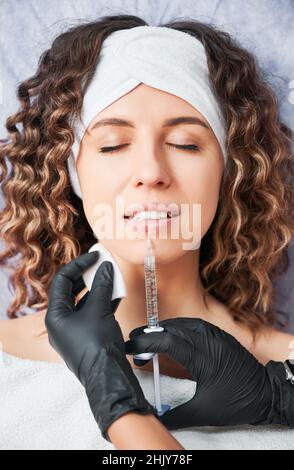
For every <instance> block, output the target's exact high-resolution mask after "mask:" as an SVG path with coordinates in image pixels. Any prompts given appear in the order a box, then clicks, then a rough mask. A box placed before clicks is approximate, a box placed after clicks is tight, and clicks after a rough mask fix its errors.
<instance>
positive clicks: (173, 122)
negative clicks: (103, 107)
mask: <svg viewBox="0 0 294 470" xmlns="http://www.w3.org/2000/svg"><path fill="white" fill-rule="evenodd" d="M180 124H194V125H197V126H202V127H205V128H206V129H208V130H210V127H209V126H208V125H207V124H206V123H205V122H204V121H202V120H201V119H199V118H197V117H193V116H179V117H175V118H170V119H167V120H166V121H164V123H163V125H162V127H172V126H178V125H180ZM104 126H118V127H131V128H132V129H135V125H134V123H132V122H131V121H126V120H125V119H119V118H106V119H102V120H101V121H97V122H96V123H95V124H94V126H93V127H92V128H91V129H90V130H91V131H92V130H93V129H97V128H98V127H104Z"/></svg>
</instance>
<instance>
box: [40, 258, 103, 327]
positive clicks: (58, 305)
mask: <svg viewBox="0 0 294 470" xmlns="http://www.w3.org/2000/svg"><path fill="white" fill-rule="evenodd" d="M97 257H98V256H97V252H91V253H84V254H82V255H80V256H78V257H77V258H75V259H74V260H72V261H71V262H70V263H68V264H66V265H65V266H63V267H62V268H61V269H60V270H59V271H58V272H57V273H56V274H55V276H54V278H53V280H52V283H51V286H50V290H49V302H48V310H47V315H46V318H47V321H48V316H49V315H50V317H51V316H52V315H53V314H55V315H57V314H59V313H63V314H64V313H65V308H66V307H68V308H69V309H71V308H72V309H74V292H73V290H74V286H75V285H76V283H77V281H78V284H79V285H80V284H81V283H80V277H81V276H82V274H83V272H84V271H85V270H86V269H87V268H88V267H89V266H91V265H92V264H93V263H94V262H95V261H97ZM48 314H49V315H48Z"/></svg>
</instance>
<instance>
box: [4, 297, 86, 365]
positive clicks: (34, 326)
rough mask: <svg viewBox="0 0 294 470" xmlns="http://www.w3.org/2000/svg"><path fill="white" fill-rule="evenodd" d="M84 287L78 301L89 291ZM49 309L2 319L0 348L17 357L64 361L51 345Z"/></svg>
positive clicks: (76, 300) (77, 298)
mask: <svg viewBox="0 0 294 470" xmlns="http://www.w3.org/2000/svg"><path fill="white" fill-rule="evenodd" d="M87 290H88V289H87V288H85V289H83V290H82V291H81V292H80V293H79V294H78V295H77V296H76V298H75V302H76V303H77V302H78V301H79V300H80V299H81V298H82V297H83V295H84V294H85V293H86V292H87ZM46 312H47V310H46V309H45V310H41V311H39V312H37V313H33V314H29V315H25V316H22V317H18V318H14V319H7V320H0V349H1V350H3V351H4V352H6V353H8V354H11V355H13V356H16V357H20V358H24V359H31V360H37V361H46V362H63V360H62V359H61V357H60V356H59V355H58V354H57V352H56V351H55V350H54V349H53V348H52V347H51V345H50V343H49V340H48V334H47V330H46V326H45V317H46Z"/></svg>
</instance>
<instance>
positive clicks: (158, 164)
mask: <svg viewBox="0 0 294 470" xmlns="http://www.w3.org/2000/svg"><path fill="white" fill-rule="evenodd" d="M132 183H133V185H134V186H142V185H144V186H147V187H153V186H157V185H160V186H162V187H166V186H169V184H170V175H169V172H168V168H167V163H166V161H165V160H164V155H163V154H159V152H157V150H156V149H155V148H154V147H153V146H151V145H145V146H144V145H143V146H142V151H140V154H139V156H138V158H137V159H136V164H135V165H134V166H133V172H132Z"/></svg>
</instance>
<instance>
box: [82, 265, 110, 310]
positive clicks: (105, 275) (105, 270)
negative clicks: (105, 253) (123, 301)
mask: <svg viewBox="0 0 294 470" xmlns="http://www.w3.org/2000/svg"><path fill="white" fill-rule="evenodd" d="M113 274H114V270H113V265H112V263H111V262H110V261H103V263H102V264H101V265H100V266H99V268H98V269H97V271H96V273H95V276H94V279H93V282H92V286H91V290H90V295H89V300H88V302H89V305H90V304H91V303H92V304H93V305H94V306H95V305H96V308H95V314H97V313H100V314H101V315H106V316H107V315H109V314H113V312H112V309H111V296H112V289H113ZM98 304H100V305H101V304H102V306H103V308H97V305H98ZM115 305H116V303H114V304H113V307H115Z"/></svg>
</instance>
